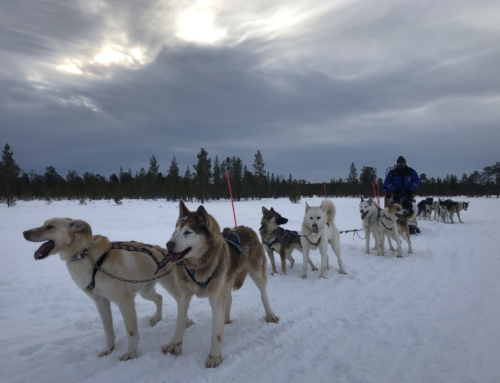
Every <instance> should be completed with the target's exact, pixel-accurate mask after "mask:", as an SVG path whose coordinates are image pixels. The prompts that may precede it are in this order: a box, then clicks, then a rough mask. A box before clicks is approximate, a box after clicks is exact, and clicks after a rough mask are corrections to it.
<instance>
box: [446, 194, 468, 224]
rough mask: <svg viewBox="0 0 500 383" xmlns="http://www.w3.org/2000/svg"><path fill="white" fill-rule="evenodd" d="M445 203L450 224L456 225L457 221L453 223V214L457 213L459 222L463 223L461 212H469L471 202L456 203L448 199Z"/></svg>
mask: <svg viewBox="0 0 500 383" xmlns="http://www.w3.org/2000/svg"><path fill="white" fill-rule="evenodd" d="M444 203H445V204H446V207H447V208H448V212H449V215H450V222H451V223H455V221H453V214H455V213H457V217H458V220H459V221H460V223H463V222H462V220H461V219H460V212H461V211H462V210H465V211H467V208H468V207H469V202H465V201H463V202H454V201H452V200H451V199H447V200H446V201H444Z"/></svg>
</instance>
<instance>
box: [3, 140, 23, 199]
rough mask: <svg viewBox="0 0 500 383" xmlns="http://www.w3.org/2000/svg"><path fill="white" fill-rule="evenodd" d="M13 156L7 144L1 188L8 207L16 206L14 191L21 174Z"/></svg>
mask: <svg viewBox="0 0 500 383" xmlns="http://www.w3.org/2000/svg"><path fill="white" fill-rule="evenodd" d="M13 156H14V153H13V152H12V151H11V150H10V146H9V144H7V143H6V144H5V147H4V149H3V151H2V161H0V182H1V184H0V187H1V189H2V190H1V192H2V195H3V196H4V198H5V199H6V201H7V206H8V207H11V206H14V205H15V204H16V199H15V197H14V191H15V187H16V182H17V179H18V178H19V173H20V172H21V169H20V168H19V166H18V165H17V164H16V161H14V157H13Z"/></svg>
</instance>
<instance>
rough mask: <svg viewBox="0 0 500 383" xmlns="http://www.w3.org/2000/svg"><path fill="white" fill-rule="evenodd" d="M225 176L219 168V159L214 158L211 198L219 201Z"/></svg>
mask: <svg viewBox="0 0 500 383" xmlns="http://www.w3.org/2000/svg"><path fill="white" fill-rule="evenodd" d="M225 176H226V175H225V174H222V170H221V166H220V163H219V157H218V156H215V161H214V170H213V173H212V180H213V181H212V185H213V193H212V198H213V199H221V198H222V196H223V194H222V187H223V185H224V183H223V181H224V177H225Z"/></svg>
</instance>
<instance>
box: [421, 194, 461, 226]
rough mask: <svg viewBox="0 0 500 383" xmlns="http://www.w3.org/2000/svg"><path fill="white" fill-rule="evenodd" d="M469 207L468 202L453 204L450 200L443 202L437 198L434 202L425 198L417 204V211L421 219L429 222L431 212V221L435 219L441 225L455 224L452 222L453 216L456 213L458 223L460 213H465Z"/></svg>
mask: <svg viewBox="0 0 500 383" xmlns="http://www.w3.org/2000/svg"><path fill="white" fill-rule="evenodd" d="M468 207H469V202H465V201H462V202H455V201H453V200H451V199H446V200H444V201H442V200H441V198H438V200H437V201H434V199H433V198H426V199H425V200H422V201H420V202H419V203H418V210H419V211H421V216H422V218H423V219H428V220H431V215H432V212H434V217H433V218H432V219H433V220H436V219H437V222H440V221H441V222H443V223H455V221H453V215H454V214H455V213H456V214H457V217H458V220H459V221H460V223H463V222H462V219H461V218H460V212H461V211H462V210H464V211H467V208H468Z"/></svg>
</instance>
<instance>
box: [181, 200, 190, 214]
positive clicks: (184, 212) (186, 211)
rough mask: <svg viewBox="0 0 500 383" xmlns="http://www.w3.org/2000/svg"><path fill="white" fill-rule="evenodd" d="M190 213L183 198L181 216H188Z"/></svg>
mask: <svg viewBox="0 0 500 383" xmlns="http://www.w3.org/2000/svg"><path fill="white" fill-rule="evenodd" d="M189 213H190V211H189V209H188V208H187V207H186V205H184V201H183V200H181V202H179V217H180V218H182V217H187V215H188V214H189Z"/></svg>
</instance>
